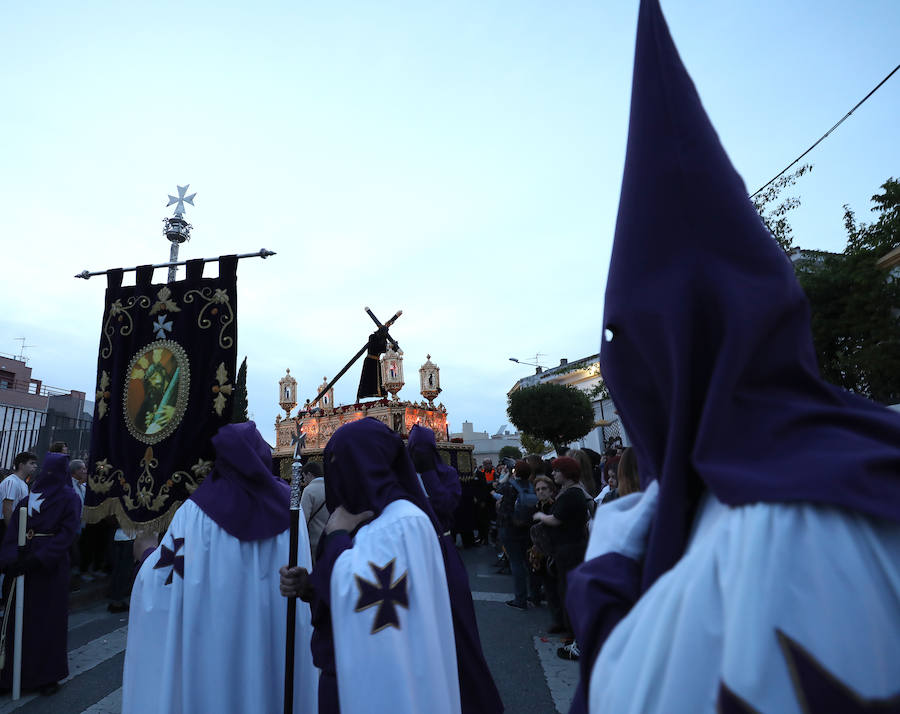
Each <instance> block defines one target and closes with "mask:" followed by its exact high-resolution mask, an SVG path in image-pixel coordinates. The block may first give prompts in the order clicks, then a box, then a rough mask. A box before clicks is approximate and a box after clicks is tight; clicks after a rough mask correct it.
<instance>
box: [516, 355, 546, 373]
mask: <svg viewBox="0 0 900 714" xmlns="http://www.w3.org/2000/svg"><path fill="white" fill-rule="evenodd" d="M539 356H540V355H535V361H534V362H523V361H522V360H520V359H516V358H515V357H510V358H509V361H510V362H515V363H516V364H527V365H528V366H530V367H534V368H535V370H534V373H535V374H540V373H541V372H543V371H544V368H543V367H542V366H541V365H539V364H538V363H537V358H538V357H539Z"/></svg>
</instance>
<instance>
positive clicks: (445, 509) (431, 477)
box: [407, 424, 462, 533]
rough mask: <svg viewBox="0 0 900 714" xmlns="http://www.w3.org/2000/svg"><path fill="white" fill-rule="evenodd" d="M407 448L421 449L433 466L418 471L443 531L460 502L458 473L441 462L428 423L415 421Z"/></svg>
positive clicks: (450, 522)
mask: <svg viewBox="0 0 900 714" xmlns="http://www.w3.org/2000/svg"><path fill="white" fill-rule="evenodd" d="M407 448H408V449H409V452H410V454H412V453H414V452H422V453H424V454H426V455H427V456H428V457H429V458H430V459H431V462H432V464H433V467H432V468H430V469H427V470H425V471H423V472H422V473H420V474H419V475H420V476H421V477H422V483H424V484H425V491H426V492H427V493H428V499H429V501H430V502H431V507H432V509H434V513H435V515H436V516H437V517H438V520H439V521H440V523H441V529H442V531H441V532H442V533H443V532H445V531H448V530H450V527H451V526H452V525H453V512H454V511H455V510H456V506H457V505H458V504H459V499H460V496H461V495H462V484H460V482H459V474H458V473H457V472H456V469H454V468H453V467H452V466H449V465H447V464H445V463H444V461H443V459H441V456H440V454H439V453H438V450H437V441H435V438H434V432H433V431H432V430H431V429H429V428H428V427H424V426H420V425H419V424H416V425H415V426H413V428H412V429H410V431H409V441H408V442H407Z"/></svg>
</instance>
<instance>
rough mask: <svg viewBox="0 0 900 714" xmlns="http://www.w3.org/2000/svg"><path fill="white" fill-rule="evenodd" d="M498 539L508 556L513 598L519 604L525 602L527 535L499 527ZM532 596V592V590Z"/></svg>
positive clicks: (526, 589) (528, 544)
mask: <svg viewBox="0 0 900 714" xmlns="http://www.w3.org/2000/svg"><path fill="white" fill-rule="evenodd" d="M500 540H501V542H502V543H503V547H504V548H506V554H507V555H508V556H509V569H510V571H512V576H513V599H514V600H515V601H516V602H517V603H519V604H520V605H524V604H525V599H526V597H527V596H528V589H529V588H528V585H529V583H528V580H529V578H528V563H527V561H526V557H527V556H526V551H527V550H528V547H529V546H530V545H531V541H530V540H529V539H528V537H527V536H525V537H524V538H523V537H522V534H520V533H517V532H516V530H515V529H513V528H501V529H500ZM532 597H534V593H533V592H532Z"/></svg>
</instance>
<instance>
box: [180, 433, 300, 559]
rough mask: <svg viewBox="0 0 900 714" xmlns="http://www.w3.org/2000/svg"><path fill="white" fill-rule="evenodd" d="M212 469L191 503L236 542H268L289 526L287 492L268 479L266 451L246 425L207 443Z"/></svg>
mask: <svg viewBox="0 0 900 714" xmlns="http://www.w3.org/2000/svg"><path fill="white" fill-rule="evenodd" d="M212 443H213V447H215V450H216V466H215V468H214V469H213V471H212V473H211V474H210V475H209V476H207V477H206V478H205V479H204V480H203V483H201V484H200V486H199V487H198V488H197V490H196V491H194V493H193V495H192V496H191V500H192V501H193V502H194V503H196V504H197V505H198V506H199V507H200V508H201V509H202V510H203V512H204V513H206V515H208V516H209V517H210V518H212V519H213V520H214V521H215V522H216V523H217V524H218V525H219V527H220V528H222V529H223V530H224V531H225V532H226V533H228V534H229V535H232V536H234V537H235V538H237V539H238V540H243V541H248V540H263V539H265V538H274V537H275V536H276V535H278V534H279V533H281V532H282V531H284V530H286V529H287V528H288V527H289V526H290V489H289V488H288V485H287V484H286V483H285V482H284V481H282V480H281V479H280V478H278V477H276V476H274V475H273V474H272V452H271V450H270V449H269V446H268V445H267V444H266V442H265V440H264V439H263V438H262V436H260V433H259V431H257V429H256V424H255V423H253V422H252V421H247V422H243V423H240V424H226V425H225V426H223V427H222V428H221V429H219V431H218V432H217V433H216V435H215V436H214V437H213V439H212Z"/></svg>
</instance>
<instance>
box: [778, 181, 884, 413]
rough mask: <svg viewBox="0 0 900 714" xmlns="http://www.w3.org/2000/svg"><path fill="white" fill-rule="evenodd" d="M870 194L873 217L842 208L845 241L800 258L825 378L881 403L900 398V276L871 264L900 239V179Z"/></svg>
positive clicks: (799, 272)
mask: <svg viewBox="0 0 900 714" xmlns="http://www.w3.org/2000/svg"><path fill="white" fill-rule="evenodd" d="M882 189H883V193H880V194H876V195H875V196H873V197H872V202H873V203H874V204H875V205H874V207H873V209H872V210H873V211H874V212H875V213H876V214H877V220H876V221H875V222H874V223H872V224H869V225H867V224H865V223H857V222H856V217H855V215H854V213H853V211H852V210H850V208H849V207H847V206H844V226H845V228H846V230H847V247H846V248H845V250H844V252H843V253H840V254H837V255H830V254H827V255H825V256H824V258H823V259H822V261H821V262H813V261H802V260H801V261H797V263H795V268H796V271H797V278H798V280H799V281H800V284H801V286H802V287H803V289H804V291H805V292H806V296H807V298H808V299H809V302H810V308H811V311H812V334H813V342H814V344H815V348H816V354H817V356H818V359H819V368H820V370H821V372H822V376H823V377H824V378H825V379H827V380H828V381H829V382H831V383H832V384H837V385H839V386H841V387H844V388H845V389H848V390H849V391H851V392H856V393H858V394H861V395H863V396H866V397H869V398H871V399H874V400H875V401H879V402H882V403H886V404H893V403H897V402H900V321H898V308H900V280H898V278H897V277H895V276H892V275H891V274H890V273H889V272H888V271H886V270H883V269H880V268H878V267H877V266H876V262H877V261H878V259H879V258H881V257H882V256H884V255H885V254H886V253H888V252H889V251H890V250H892V249H893V248H895V247H896V246H897V245H898V244H900V182H898V181H897V180H895V179H889V180H888V181H886V182H885V183H884V184H883V185H882Z"/></svg>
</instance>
